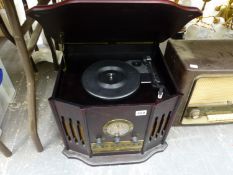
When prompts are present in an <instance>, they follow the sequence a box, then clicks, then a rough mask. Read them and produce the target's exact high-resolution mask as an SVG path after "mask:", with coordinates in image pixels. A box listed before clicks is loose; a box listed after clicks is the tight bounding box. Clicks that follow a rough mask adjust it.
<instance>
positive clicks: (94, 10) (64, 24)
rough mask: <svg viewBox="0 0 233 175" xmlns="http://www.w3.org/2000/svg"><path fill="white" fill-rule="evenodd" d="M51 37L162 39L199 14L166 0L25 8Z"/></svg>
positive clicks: (72, 0) (70, 1)
mask: <svg viewBox="0 0 233 175" xmlns="http://www.w3.org/2000/svg"><path fill="white" fill-rule="evenodd" d="M27 14H28V16H30V17H32V18H34V19H36V20H38V21H39V23H40V24H41V25H42V26H43V28H44V30H45V31H46V33H47V34H48V35H50V36H51V37H53V38H54V39H57V40H58V39H59V38H60V37H61V35H63V37H64V41H63V42H65V43H67V42H68V43H80V42H81V43H83V42H85V43H86V42H147V41H154V42H158V43H160V42H162V41H164V40H166V39H168V38H169V37H171V36H172V35H174V34H175V33H176V32H178V31H179V30H180V29H181V28H182V27H183V26H184V25H185V24H186V23H187V22H189V21H190V20H192V19H193V18H195V17H198V16H200V15H201V12H200V10H199V9H197V8H193V7H184V6H180V5H177V4H175V3H173V2H170V1H168V0H153V1H152V0H137V1H132V0H116V1H110V0H109V1H107V0H94V1H91V0H66V1H63V2H61V3H57V4H54V5H49V6H36V7H34V8H32V9H31V10H29V11H28V12H27Z"/></svg>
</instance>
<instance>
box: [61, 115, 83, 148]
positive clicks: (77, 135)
mask: <svg viewBox="0 0 233 175" xmlns="http://www.w3.org/2000/svg"><path fill="white" fill-rule="evenodd" d="M61 119H62V127H63V129H64V131H65V134H66V137H67V140H68V141H70V142H74V143H76V144H81V145H85V138H84V132H83V128H82V126H81V124H80V121H73V120H72V119H71V118H68V119H67V118H65V117H64V116H61Z"/></svg>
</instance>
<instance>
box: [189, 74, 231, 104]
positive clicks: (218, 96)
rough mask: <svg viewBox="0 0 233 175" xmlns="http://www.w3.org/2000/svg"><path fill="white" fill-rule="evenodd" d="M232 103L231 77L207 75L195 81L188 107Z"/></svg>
mask: <svg viewBox="0 0 233 175" xmlns="http://www.w3.org/2000/svg"><path fill="white" fill-rule="evenodd" d="M229 102H230V103H233V77H208V78H200V79H198V80H197V81H196V84H195V87H194V90H193V93H192V96H191V98H190V101H189V104H188V106H189V107H196V106H203V105H205V106H215V105H225V104H228V103H229Z"/></svg>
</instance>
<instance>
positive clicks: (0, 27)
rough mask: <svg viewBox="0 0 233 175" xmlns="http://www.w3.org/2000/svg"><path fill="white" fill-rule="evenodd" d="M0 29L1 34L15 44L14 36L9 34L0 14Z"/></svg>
mask: <svg viewBox="0 0 233 175" xmlns="http://www.w3.org/2000/svg"><path fill="white" fill-rule="evenodd" d="M0 29H1V30H2V32H3V34H4V35H5V37H6V38H7V39H9V40H10V41H11V42H12V43H13V44H15V40H14V38H13V37H12V36H11V34H10V33H9V31H8V29H7V27H6V25H5V23H4V21H3V19H2V17H1V16H0Z"/></svg>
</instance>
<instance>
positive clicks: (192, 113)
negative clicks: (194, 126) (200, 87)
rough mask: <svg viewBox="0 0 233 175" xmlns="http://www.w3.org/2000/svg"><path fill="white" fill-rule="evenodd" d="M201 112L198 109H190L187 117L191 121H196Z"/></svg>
mask: <svg viewBox="0 0 233 175" xmlns="http://www.w3.org/2000/svg"><path fill="white" fill-rule="evenodd" d="M200 114H201V111H200V110H199V109H192V110H191V111H190V113H189V116H190V117H191V118H192V119H197V118H199V117H200Z"/></svg>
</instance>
